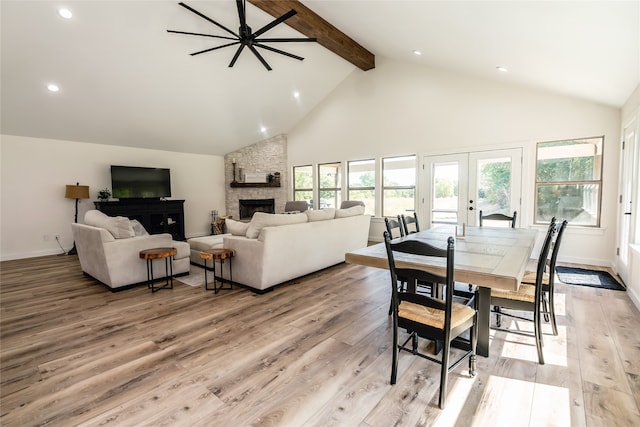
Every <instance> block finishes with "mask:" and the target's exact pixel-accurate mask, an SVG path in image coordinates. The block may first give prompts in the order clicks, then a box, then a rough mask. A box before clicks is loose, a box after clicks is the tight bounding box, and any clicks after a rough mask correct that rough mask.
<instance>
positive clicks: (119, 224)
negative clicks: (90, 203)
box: [84, 209, 135, 239]
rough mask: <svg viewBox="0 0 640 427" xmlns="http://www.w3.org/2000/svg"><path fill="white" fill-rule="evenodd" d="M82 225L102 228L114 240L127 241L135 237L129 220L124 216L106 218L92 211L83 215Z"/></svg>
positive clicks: (98, 212) (100, 213) (106, 216)
mask: <svg viewBox="0 0 640 427" xmlns="http://www.w3.org/2000/svg"><path fill="white" fill-rule="evenodd" d="M84 223H85V224H87V225H91V226H92V227H99V228H104V229H106V230H107V231H109V233H111V234H112V235H113V237H115V238H116V239H128V238H130V237H134V236H135V232H134V231H133V228H132V227H131V223H130V222H129V218H126V217H124V216H115V217H113V216H108V215H105V214H104V213H102V212H100V211H98V210H95V209H92V210H89V211H87V213H85V214H84Z"/></svg>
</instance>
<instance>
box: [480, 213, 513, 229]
mask: <svg viewBox="0 0 640 427" xmlns="http://www.w3.org/2000/svg"><path fill="white" fill-rule="evenodd" d="M478 213H479V218H480V227H482V222H483V220H489V221H509V222H511V228H516V217H517V216H518V211H513V216H509V215H505V214H501V213H493V214H489V215H483V213H482V211H481V210H480V211H478Z"/></svg>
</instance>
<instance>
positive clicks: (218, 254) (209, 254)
mask: <svg viewBox="0 0 640 427" xmlns="http://www.w3.org/2000/svg"><path fill="white" fill-rule="evenodd" d="M235 255H236V251H235V250H233V249H227V248H215V249H207V250H205V251H202V252H200V258H201V259H202V260H204V288H205V289H206V290H209V291H213V293H215V294H217V293H218V291H220V290H222V289H233V269H232V268H231V267H232V265H231V259H232V258H233V257H234V256H235ZM209 259H210V260H211V268H212V270H213V288H210V287H209V283H208V280H207V260H209ZM225 259H228V260H229V279H225V278H224V277H223V275H224V270H223V264H224V260H225ZM216 260H219V261H220V276H216ZM218 281H219V282H220V287H218V286H217V282H218ZM225 283H228V284H229V287H228V288H223V286H224V284H225Z"/></svg>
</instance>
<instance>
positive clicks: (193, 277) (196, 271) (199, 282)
mask: <svg viewBox="0 0 640 427" xmlns="http://www.w3.org/2000/svg"><path fill="white" fill-rule="evenodd" d="M175 280H177V281H179V282H182V283H184V284H185V285H189V286H193V287H198V286H203V285H204V269H203V268H200V267H196V266H193V265H192V266H191V268H189V274H188V275H186V276H180V277H176V278H175Z"/></svg>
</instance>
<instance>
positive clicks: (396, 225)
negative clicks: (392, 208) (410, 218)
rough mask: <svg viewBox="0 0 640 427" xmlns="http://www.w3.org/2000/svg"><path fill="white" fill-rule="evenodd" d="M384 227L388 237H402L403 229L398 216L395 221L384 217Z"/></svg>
mask: <svg viewBox="0 0 640 427" xmlns="http://www.w3.org/2000/svg"><path fill="white" fill-rule="evenodd" d="M384 225H385V227H386V229H387V233H389V236H391V238H392V239H393V238H395V237H404V235H405V234H404V227H403V226H402V220H401V219H400V215H398V218H397V219H391V218H389V217H388V216H385V217H384Z"/></svg>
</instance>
